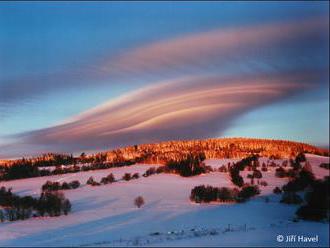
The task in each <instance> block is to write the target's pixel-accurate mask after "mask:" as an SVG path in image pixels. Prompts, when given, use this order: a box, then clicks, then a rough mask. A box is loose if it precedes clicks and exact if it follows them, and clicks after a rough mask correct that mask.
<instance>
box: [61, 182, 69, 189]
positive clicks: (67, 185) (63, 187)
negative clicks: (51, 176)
mask: <svg viewBox="0 0 330 248" xmlns="http://www.w3.org/2000/svg"><path fill="white" fill-rule="evenodd" d="M70 188H71V187H70V185H69V184H68V183H67V182H63V183H62V186H61V189H70Z"/></svg>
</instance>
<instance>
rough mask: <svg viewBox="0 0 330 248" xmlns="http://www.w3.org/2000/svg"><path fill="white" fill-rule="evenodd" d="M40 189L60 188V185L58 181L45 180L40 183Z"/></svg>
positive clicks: (51, 189)
mask: <svg viewBox="0 0 330 248" xmlns="http://www.w3.org/2000/svg"><path fill="white" fill-rule="evenodd" d="M41 189H42V191H55V190H60V189H61V185H60V183H59V182H51V181H47V182H46V183H45V184H44V185H42V187H41Z"/></svg>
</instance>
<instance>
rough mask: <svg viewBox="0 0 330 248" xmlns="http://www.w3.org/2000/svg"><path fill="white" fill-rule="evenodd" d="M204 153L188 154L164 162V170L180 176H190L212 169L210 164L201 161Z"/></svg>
mask: <svg viewBox="0 0 330 248" xmlns="http://www.w3.org/2000/svg"><path fill="white" fill-rule="evenodd" d="M204 159H205V155H201V154H198V155H193V154H189V155H187V157H186V158H184V159H181V160H178V161H176V160H170V161H168V162H167V163H166V171H167V170H168V171H169V172H172V173H176V174H179V175H180V176H182V177H190V176H196V175H200V174H202V173H207V172H210V171H212V167H211V166H207V165H205V164H204V163H203V162H202V161H203V160H204Z"/></svg>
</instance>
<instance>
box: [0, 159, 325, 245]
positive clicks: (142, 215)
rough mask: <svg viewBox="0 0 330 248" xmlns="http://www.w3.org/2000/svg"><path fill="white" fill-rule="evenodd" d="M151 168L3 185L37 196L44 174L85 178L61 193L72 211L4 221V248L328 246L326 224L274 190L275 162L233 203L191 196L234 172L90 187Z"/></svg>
mask: <svg viewBox="0 0 330 248" xmlns="http://www.w3.org/2000/svg"><path fill="white" fill-rule="evenodd" d="M306 157H307V159H308V161H309V162H310V163H311V165H312V169H313V172H314V173H315V175H316V177H317V178H323V177H324V176H326V175H328V173H329V171H328V170H326V169H324V168H320V167H319V164H320V163H322V162H326V163H329V158H328V157H321V156H316V155H307V156H306ZM267 160H268V159H267V158H261V159H260V161H267ZM230 161H234V160H228V159H227V160H226V159H223V160H219V159H212V160H206V164H208V165H211V166H212V167H219V166H221V165H222V164H226V163H228V162H230ZM275 162H276V163H278V164H280V163H281V162H282V161H281V160H275ZM156 166H157V165H156ZM149 167H150V165H143V164H136V165H132V166H126V167H120V168H111V169H104V170H96V171H87V172H78V173H73V174H65V175H56V176H48V177H38V178H29V179H21V180H13V181H8V182H2V183H0V186H5V187H12V188H13V192H15V193H17V194H19V195H33V196H38V195H39V194H40V190H41V186H42V185H43V184H44V183H45V182H46V181H47V180H51V181H72V180H79V181H80V183H81V186H80V187H79V188H77V189H72V190H65V191H64V193H65V196H66V197H67V198H69V199H70V201H71V203H72V212H71V213H70V214H69V215H67V216H59V217H37V218H31V219H28V220H24V221H16V222H5V223H0V246H127V245H130V246H132V245H133V246H135V245H142V246H244V245H249V246H284V245H285V246H308V247H311V246H329V234H328V231H329V226H328V223H320V222H308V221H299V222H293V221H292V219H293V217H294V213H295V211H296V209H297V206H296V205H286V204H281V203H279V196H278V195H274V194H273V193H272V190H273V189H274V187H276V186H281V185H283V184H285V183H286V182H287V179H283V178H276V177H275V176H274V173H275V168H271V169H270V170H268V171H267V172H263V180H265V181H266V182H267V183H268V186H260V189H261V194H260V195H259V196H257V197H256V198H254V199H252V200H250V201H248V202H246V203H236V204H219V203H211V204H195V203H192V202H191V201H190V200H189V195H190V191H191V189H192V188H193V187H194V186H197V185H200V184H206V185H213V186H217V187H220V186H221V187H223V186H227V187H233V186H234V185H232V182H231V180H230V177H229V174H228V173H222V172H212V173H208V174H204V175H199V176H194V177H188V178H184V177H180V176H178V175H174V174H157V175H152V176H150V177H146V178H145V177H140V178H139V179H136V180H131V181H120V182H116V183H113V184H108V185H101V186H94V187H93V186H90V185H86V181H87V179H88V178H89V177H90V176H93V177H94V178H95V179H96V180H97V181H99V180H100V179H101V177H104V176H106V175H108V174H109V173H110V172H111V173H113V174H114V176H115V178H116V179H119V178H121V177H122V176H123V175H124V174H125V173H127V172H128V173H136V172H138V173H139V174H140V175H142V174H143V173H144V172H145V171H146V170H147V169H148V168H149ZM247 174H248V172H247V171H244V172H242V175H243V177H244V180H249V179H247V178H246V176H247ZM139 195H141V196H143V198H144V199H145V205H144V206H143V207H141V208H137V207H136V206H134V204H133V200H134V198H135V197H137V196H139ZM266 197H267V198H268V200H266ZM277 235H283V236H286V235H309V236H313V235H314V236H315V235H318V242H315V243H310V242H309V243H281V242H278V241H277V240H276V238H277Z"/></svg>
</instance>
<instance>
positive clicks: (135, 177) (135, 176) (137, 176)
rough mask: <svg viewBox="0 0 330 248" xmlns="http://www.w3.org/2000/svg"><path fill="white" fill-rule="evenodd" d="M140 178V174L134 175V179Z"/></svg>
mask: <svg viewBox="0 0 330 248" xmlns="http://www.w3.org/2000/svg"><path fill="white" fill-rule="evenodd" d="M139 177H140V175H139V173H134V174H133V176H132V179H138V178H139Z"/></svg>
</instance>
